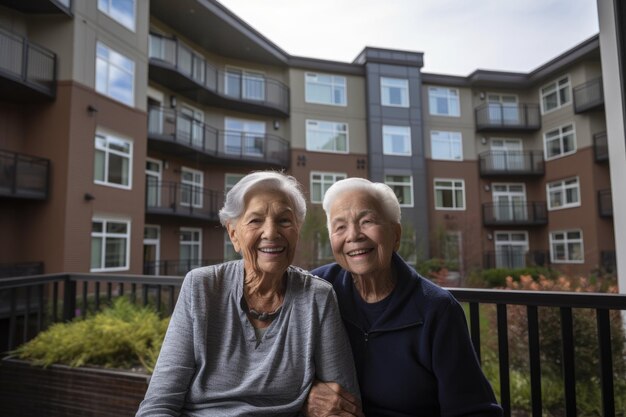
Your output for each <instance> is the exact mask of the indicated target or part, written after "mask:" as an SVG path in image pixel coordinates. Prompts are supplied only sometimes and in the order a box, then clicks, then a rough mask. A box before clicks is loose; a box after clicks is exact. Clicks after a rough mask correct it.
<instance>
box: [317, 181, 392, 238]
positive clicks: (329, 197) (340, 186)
mask: <svg viewBox="0 0 626 417" xmlns="http://www.w3.org/2000/svg"><path fill="white" fill-rule="evenodd" d="M355 190H359V191H365V192H366V193H368V194H369V195H371V196H372V197H374V198H375V199H376V200H377V201H379V202H380V205H381V206H382V209H383V215H384V216H385V217H386V218H387V220H389V221H392V222H395V223H397V224H400V220H401V218H402V214H401V213H402V212H401V210H400V203H399V202H398V197H396V193H394V192H393V190H392V189H391V187H389V186H388V185H387V184H383V183H380V182H371V181H370V180H366V179H365V178H346V179H345V180H339V181H337V182H336V183H334V184H333V185H331V186H330V188H329V189H328V191H326V194H325V195H324V202H323V203H322V207H323V208H324V211H325V212H326V223H327V226H328V230H330V208H331V207H332V205H333V203H334V202H335V200H336V199H337V197H339V196H340V195H342V194H343V193H346V192H350V191H355Z"/></svg>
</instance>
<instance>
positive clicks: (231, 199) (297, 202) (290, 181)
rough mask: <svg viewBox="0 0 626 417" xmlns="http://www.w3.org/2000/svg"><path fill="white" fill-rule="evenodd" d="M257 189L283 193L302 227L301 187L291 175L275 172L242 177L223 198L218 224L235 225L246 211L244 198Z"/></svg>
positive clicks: (303, 214) (303, 203)
mask: <svg viewBox="0 0 626 417" xmlns="http://www.w3.org/2000/svg"><path fill="white" fill-rule="evenodd" d="M258 189H263V190H270V191H279V192H282V193H284V194H285V195H286V196H287V198H289V200H290V201H291V203H292V204H293V209H294V211H295V215H296V221H297V222H298V225H302V223H303V222H304V218H305V216H306V200H305V199H304V195H303V194H302V186H301V185H300V183H299V182H298V181H297V180H296V179H295V178H294V177H292V176H291V175H287V174H284V173H282V172H277V171H257V172H252V173H250V174H248V175H246V176H245V177H243V178H242V179H241V180H239V182H238V183H237V184H235V186H234V187H233V188H231V190H230V191H229V192H228V193H227V194H226V196H225V198H224V207H222V209H221V210H220V212H219V216H220V223H222V226H224V227H226V224H227V223H232V224H234V223H236V222H237V220H239V218H240V217H241V215H243V212H244V210H245V209H246V196H247V195H248V193H249V192H251V191H255V190H258Z"/></svg>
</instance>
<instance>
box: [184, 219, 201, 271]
mask: <svg viewBox="0 0 626 417" xmlns="http://www.w3.org/2000/svg"><path fill="white" fill-rule="evenodd" d="M178 232H179V239H178V256H179V259H178V260H179V269H181V267H182V262H183V261H184V260H183V259H182V257H181V256H180V251H181V248H182V245H183V241H182V240H181V237H182V235H183V232H191V233H192V236H193V233H195V232H198V241H197V243H196V241H191V240H190V241H188V242H190V243H185V244H186V245H188V246H197V247H198V259H197V261H198V265H197V266H193V268H198V267H200V266H202V228H201V227H179V228H178ZM193 268H192V269H193Z"/></svg>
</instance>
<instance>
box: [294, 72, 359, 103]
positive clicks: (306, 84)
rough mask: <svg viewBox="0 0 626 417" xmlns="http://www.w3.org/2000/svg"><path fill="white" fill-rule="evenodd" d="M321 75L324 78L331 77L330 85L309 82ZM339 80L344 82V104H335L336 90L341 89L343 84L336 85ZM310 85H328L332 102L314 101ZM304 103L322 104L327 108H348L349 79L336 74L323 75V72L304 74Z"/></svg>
mask: <svg viewBox="0 0 626 417" xmlns="http://www.w3.org/2000/svg"><path fill="white" fill-rule="evenodd" d="M320 75H322V76H328V77H331V81H330V83H329V84H328V83H320V82H319V81H314V82H313V81H309V77H310V76H311V77H313V76H315V77H316V78H317V77H319V76H320ZM337 80H343V94H342V96H343V102H341V103H335V101H334V95H333V92H334V89H335V88H337V87H341V85H339V84H341V83H336V81H337ZM310 83H314V84H316V85H326V86H330V89H331V102H324V101H316V100H314V99H312V97H311V96H310V94H311V92H310V90H309V85H310ZM304 101H305V103H309V104H322V105H326V106H337V107H347V106H348V79H347V78H346V77H345V76H343V75H335V74H327V73H321V72H305V73H304Z"/></svg>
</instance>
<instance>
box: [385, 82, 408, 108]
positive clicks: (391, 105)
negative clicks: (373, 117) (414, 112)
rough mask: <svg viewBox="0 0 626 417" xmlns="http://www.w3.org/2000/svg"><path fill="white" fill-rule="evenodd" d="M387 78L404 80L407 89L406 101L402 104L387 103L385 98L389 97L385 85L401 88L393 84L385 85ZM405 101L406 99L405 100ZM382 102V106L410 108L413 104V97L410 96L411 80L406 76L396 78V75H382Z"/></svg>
mask: <svg viewBox="0 0 626 417" xmlns="http://www.w3.org/2000/svg"><path fill="white" fill-rule="evenodd" d="M386 80H396V81H404V87H403V89H404V90H405V91H406V103H404V102H403V103H401V104H391V103H388V102H387V103H386V102H385V101H386V100H385V98H386V97H387V96H386V95H385V94H384V91H385V87H387V88H399V87H397V86H395V85H394V86H391V85H385V81H386ZM403 101H404V100H403ZM380 104H381V105H382V106H385V107H400V108H409V107H410V106H411V99H410V97H409V80H407V79H406V78H396V77H380Z"/></svg>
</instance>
